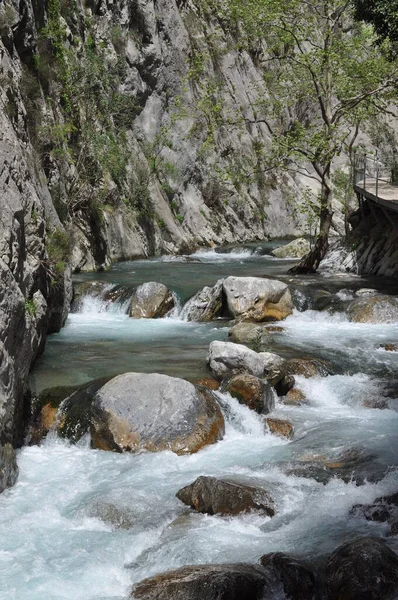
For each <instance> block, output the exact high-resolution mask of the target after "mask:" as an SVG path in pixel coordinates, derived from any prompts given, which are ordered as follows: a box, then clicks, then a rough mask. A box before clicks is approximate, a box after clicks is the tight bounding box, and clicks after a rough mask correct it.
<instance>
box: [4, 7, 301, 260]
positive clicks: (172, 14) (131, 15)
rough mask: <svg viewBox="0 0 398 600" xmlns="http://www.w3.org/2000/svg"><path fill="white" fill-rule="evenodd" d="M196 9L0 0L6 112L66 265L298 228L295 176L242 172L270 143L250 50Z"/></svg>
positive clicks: (209, 14)
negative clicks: (16, 122)
mask: <svg viewBox="0 0 398 600" xmlns="http://www.w3.org/2000/svg"><path fill="white" fill-rule="evenodd" d="M206 6H207V3H203V2H194V1H193V0H188V1H182V0H180V1H178V2H176V1H175V0H156V1H155V0H118V1H113V0H89V1H87V2H82V1H81V0H75V1H74V2H66V1H64V0H48V1H47V2H44V1H42V0H35V1H34V2H33V1H31V0H22V1H21V2H17V1H16V0H14V2H11V0H6V1H5V2H3V3H2V7H1V8H0V11H1V12H0V25H1V37H2V41H3V47H2V53H3V65H2V75H1V76H2V88H3V92H4V105H5V109H6V112H8V117H9V118H8V121H9V120H10V117H11V118H12V113H13V112H14V110H15V106H16V104H17V105H18V106H19V108H18V110H22V112H24V117H23V118H24V119H25V120H27V121H28V123H27V126H26V127H25V129H26V131H25V133H24V134H23V135H24V136H25V138H24V139H25V143H27V144H29V142H31V143H32V144H33V146H34V148H35V153H36V157H37V161H38V165H39V167H38V168H39V169H40V168H42V175H41V178H40V177H38V176H36V179H37V180H38V181H37V182H39V183H40V186H41V187H45V188H46V190H47V189H48V190H49V192H50V196H51V198H52V200H53V202H54V204H55V205H56V207H57V210H58V213H59V216H60V218H61V220H62V222H63V224H64V225H65V226H67V227H68V228H69V236H70V239H72V240H73V244H72V255H71V259H72V265H73V267H74V268H76V269H77V270H92V269H96V268H98V267H100V266H103V265H109V264H110V262H111V261H114V260H118V259H124V258H132V257H143V256H149V255H152V254H155V253H168V252H179V251H181V250H186V249H193V248H195V247H197V246H200V245H212V244H222V243H227V242H236V241H243V240H248V239H253V240H255V239H263V238H264V236H268V235H272V236H282V235H293V234H295V233H297V219H296V215H295V200H296V199H297V197H298V195H299V193H300V191H299V185H298V183H297V182H296V181H294V180H293V179H291V178H290V177H289V176H284V177H283V178H279V177H276V176H275V175H267V174H264V175H263V174H260V175H257V176H256V177H254V178H253V177H252V176H251V175H252V174H253V171H254V170H255V169H256V167H257V166H258V165H259V164H261V160H262V158H261V146H262V144H263V143H264V142H266V141H267V140H269V139H270V125H269V124H267V123H266V122H259V123H255V121H256V119H257V118H258V115H257V113H258V110H259V108H258V102H259V99H262V100H263V101H264V99H266V98H267V97H268V96H267V90H266V89H265V87H264V81H263V76H262V74H261V71H260V69H259V68H258V67H257V66H256V49H255V48H250V47H248V46H247V47H244V46H243V45H240V47H239V48H238V46H237V44H236V42H233V40H232V39H231V37H230V36H229V34H228V33H227V32H226V31H224V29H223V23H222V21H220V20H219V19H218V18H217V15H215V14H214V12H212V11H211V10H209V9H206V8H204V7H206ZM235 48H236V49H235ZM7 61H12V63H13V69H17V71H18V72H19V75H18V78H17V79H16V78H15V77H14V76H13V77H11V74H10V71H9V70H8V69H7V66H6V63H7ZM19 96H22V100H24V102H23V103H22V105H21V106H20V105H19V104H18V101H19V99H20V98H19ZM17 137H18V139H20V138H21V131H20V132H17ZM264 170H266V165H264ZM37 182H36V183H37Z"/></svg>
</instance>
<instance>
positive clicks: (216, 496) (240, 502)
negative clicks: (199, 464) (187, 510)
mask: <svg viewBox="0 0 398 600" xmlns="http://www.w3.org/2000/svg"><path fill="white" fill-rule="evenodd" d="M176 496H177V498H178V499H179V500H181V502H183V503H184V504H186V505H187V506H190V507H191V508H194V509H195V510H196V511H198V512H200V513H206V514H208V515H238V514H240V513H245V512H250V511H252V510H259V511H261V512H264V513H265V514H267V515H268V516H270V517H272V516H273V515H274V514H275V510H274V503H273V500H272V498H271V497H270V495H269V494H268V492H266V491H265V490H263V489H260V488H256V487H252V486H250V485H245V484H242V483H239V482H235V481H225V480H224V479H217V478H216V477H198V478H197V479H196V481H194V482H193V483H191V484H190V485H187V486H186V487H184V488H182V489H181V490H179V491H178V492H177V494H176Z"/></svg>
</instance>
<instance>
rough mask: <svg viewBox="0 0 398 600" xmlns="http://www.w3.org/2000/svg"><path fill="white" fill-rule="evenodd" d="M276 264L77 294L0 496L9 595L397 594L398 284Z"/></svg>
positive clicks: (236, 256) (133, 278)
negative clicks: (10, 483)
mask: <svg viewBox="0 0 398 600" xmlns="http://www.w3.org/2000/svg"><path fill="white" fill-rule="evenodd" d="M270 249H271V248H270V247H268V246H266V245H265V246H260V247H257V246H251V245H248V246H245V247H240V248H232V249H223V251H222V252H218V251H209V252H206V253H199V254H196V255H193V256H190V257H185V258H184V257H176V258H175V259H174V260H170V259H169V258H167V259H162V258H160V259H154V260H151V261H136V262H130V263H119V264H117V265H115V267H113V269H112V270H110V271H109V272H106V273H103V274H95V275H94V274H93V275H84V276H80V277H79V278H76V280H75V282H74V284H75V302H74V304H73V306H74V311H75V312H73V313H71V314H70V315H69V318H68V321H67V324H66V327H65V328H64V329H63V330H62V331H61V332H60V333H58V334H55V335H53V336H51V337H50V339H49V342H48V345H47V348H46V351H45V353H44V355H43V357H42V358H41V359H40V360H39V361H38V362H37V363H36V366H35V368H34V370H33V373H32V376H31V390H32V393H33V395H34V397H35V398H36V400H35V402H34V404H33V406H34V414H33V415H32V422H31V428H30V434H29V436H30V437H28V439H27V440H26V441H27V444H28V445H27V446H26V447H24V448H23V449H22V450H21V451H20V452H19V453H18V457H17V458H18V467H19V477H18V480H17V483H16V485H15V486H14V487H12V488H10V489H7V490H6V491H5V492H3V494H2V495H1V496H0V507H1V510H0V515H1V516H0V539H1V547H0V570H1V573H2V576H1V583H0V591H1V593H2V594H4V596H2V597H4V598H7V599H12V598H18V599H19V598H24V599H26V600H39V598H40V600H41V599H43V598H46V600H47V599H48V600H56V599H59V598H66V599H67V600H69V599H72V598H73V599H74V600H75V599H79V600H97V599H99V598H102V599H104V598H106V599H107V600H116V599H117V600H122V599H127V598H137V599H144V600H154V599H160V598H161V599H162V600H163V599H164V600H177V599H178V600H180V599H182V598H184V600H196V599H197V598H201V599H204V598H206V599H208V600H213V598H214V600H216V599H217V600H220V599H224V600H229V599H232V598H239V599H241V600H245V599H246V598H247V599H250V600H254V599H256V600H260V599H261V598H263V599H264V600H265V599H267V600H268V599H269V600H283V599H285V598H293V599H295V600H307V599H308V600H310V599H312V598H317V599H321V600H337V599H341V598H344V599H345V600H351V599H352V600H354V598H355V599H358V598H369V599H373V598H374V599H375V600H376V599H380V600H381V599H382V600H388V599H391V600H393V599H394V598H395V597H396V596H397V594H398V589H397V581H398V558H397V555H396V552H397V551H398V542H397V539H398V538H397V537H396V536H397V498H396V493H397V491H398V474H397V449H398V445H397V444H398V443H397V437H396V431H397V425H398V413H397V403H398V389H397V387H396V383H395V377H394V374H395V373H396V369H397V366H398V352H397V351H396V342H397V340H398V319H397V318H396V293H397V288H396V283H394V282H389V281H388V280H370V279H361V278H358V277H355V278H352V277H348V276H327V275H319V276H315V277H309V278H300V279H296V278H291V277H289V276H288V275H286V271H287V266H288V265H289V262H288V261H286V260H279V259H276V258H272V257H270V256H269V255H268V254H266V253H267V252H269V251H270ZM151 282H152V283H151ZM150 283H151V285H145V286H144V285H143V284H150ZM154 284H156V285H154ZM158 284H159V285H158ZM139 286H142V287H141V288H140V287H139ZM205 287H207V288H208V290H209V291H207V292H203V289H204V288H205ZM198 292H199V294H198ZM246 292H250V293H246ZM190 298H193V300H190ZM165 299H166V301H167V303H168V304H169V312H168V313H166V315H165V314H164V313H165V311H164V304H165ZM137 306H139V311H140V315H138V317H141V318H137V313H136V312H134V310H138V309H137ZM132 307H135V308H134V310H132ZM148 307H149V308H150V310H149V308H148ZM147 308H148V311H147V310H146V309H147ZM194 308H195V310H193V309H194ZM158 309H159V311H160V312H159V313H157V310H158ZM130 314H133V315H134V316H130ZM188 314H191V315H196V318H197V320H188ZM204 314H205V315H206V319H202V317H203V315H204ZM358 315H360V316H359V317H358ZM364 315H365V316H364ZM148 316H149V317H151V318H146V317H148ZM365 317H366V318H365ZM275 319H278V320H277V321H275ZM128 373H135V374H134V375H127V374H128ZM137 373H141V375H137ZM156 373H160V374H161V375H156ZM93 381H94V382H93ZM110 450H111V451H110ZM148 450H149V451H148ZM5 477H6V475H4V476H3V480H4V479H5Z"/></svg>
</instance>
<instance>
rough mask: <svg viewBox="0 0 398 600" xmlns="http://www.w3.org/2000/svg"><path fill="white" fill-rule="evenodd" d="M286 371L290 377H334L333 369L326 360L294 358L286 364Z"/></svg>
mask: <svg viewBox="0 0 398 600" xmlns="http://www.w3.org/2000/svg"><path fill="white" fill-rule="evenodd" d="M286 371H287V373H289V374H290V375H301V376H302V377H306V378H309V377H327V376H328V375H333V369H332V367H331V365H330V364H329V363H328V362H327V361H326V360H319V359H315V358H311V359H303V358H292V359H290V360H288V361H287V363H286Z"/></svg>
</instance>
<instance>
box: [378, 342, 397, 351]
mask: <svg viewBox="0 0 398 600" xmlns="http://www.w3.org/2000/svg"><path fill="white" fill-rule="evenodd" d="M379 348H381V349H382V350H386V351H387V352H398V344H395V343H391V344H380V345H379Z"/></svg>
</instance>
